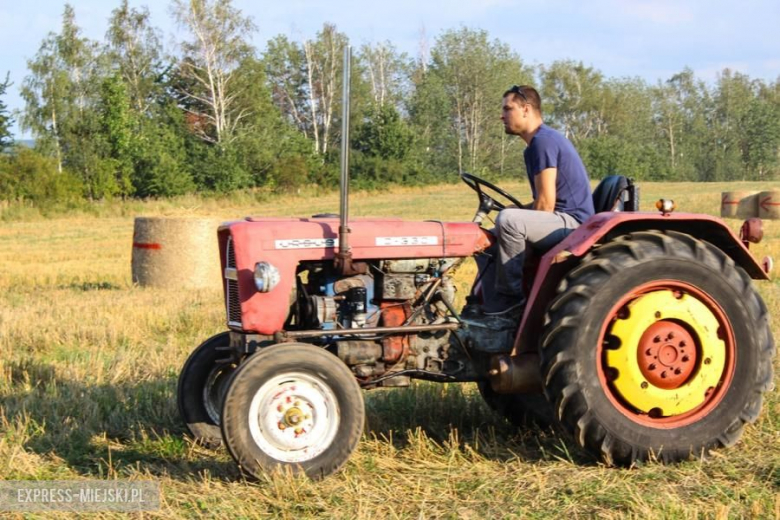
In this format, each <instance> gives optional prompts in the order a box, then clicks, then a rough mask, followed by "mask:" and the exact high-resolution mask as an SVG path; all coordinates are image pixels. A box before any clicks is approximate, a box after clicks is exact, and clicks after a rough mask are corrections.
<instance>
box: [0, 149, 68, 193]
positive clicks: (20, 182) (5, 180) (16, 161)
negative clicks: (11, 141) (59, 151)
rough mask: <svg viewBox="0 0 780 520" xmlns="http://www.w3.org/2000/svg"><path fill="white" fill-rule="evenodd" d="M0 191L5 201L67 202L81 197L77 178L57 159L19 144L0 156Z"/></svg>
mask: <svg viewBox="0 0 780 520" xmlns="http://www.w3.org/2000/svg"><path fill="white" fill-rule="evenodd" d="M0 193H2V198H3V199H5V200H29V201H32V202H34V203H37V204H44V203H51V202H55V201H71V200H76V199H78V198H80V197H81V196H82V193H83V186H82V183H81V180H80V179H79V178H78V177H77V176H75V175H73V174H72V173H70V172H69V171H67V170H65V171H64V172H59V171H58V170H57V161H56V159H55V158H53V157H45V156H43V155H41V154H40V153H37V152H35V151H34V150H30V149H28V148H25V147H22V146H19V147H17V148H16V149H15V150H14V151H13V152H12V153H10V154H1V155H0Z"/></svg>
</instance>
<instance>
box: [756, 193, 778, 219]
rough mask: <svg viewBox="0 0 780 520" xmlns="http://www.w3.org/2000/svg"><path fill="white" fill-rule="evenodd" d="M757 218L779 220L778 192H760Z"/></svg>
mask: <svg viewBox="0 0 780 520" xmlns="http://www.w3.org/2000/svg"><path fill="white" fill-rule="evenodd" d="M758 217H759V218H768V219H780V191H777V190H773V191H762V192H761V194H760V195H759V196H758Z"/></svg>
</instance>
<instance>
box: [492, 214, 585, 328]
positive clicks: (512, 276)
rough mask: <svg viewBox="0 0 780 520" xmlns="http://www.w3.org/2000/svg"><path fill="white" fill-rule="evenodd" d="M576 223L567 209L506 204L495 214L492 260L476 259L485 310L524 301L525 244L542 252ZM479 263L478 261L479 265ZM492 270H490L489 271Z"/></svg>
mask: <svg viewBox="0 0 780 520" xmlns="http://www.w3.org/2000/svg"><path fill="white" fill-rule="evenodd" d="M579 225H580V223H579V222H577V220H576V219H575V218H574V217H572V216H571V215H569V214H567V213H559V212H548V211H536V210H531V209H519V208H507V209H505V210H503V211H501V212H500V213H499V214H498V218H497V219H496V227H495V228H494V229H493V233H494V234H495V235H496V238H497V241H496V244H495V246H493V248H491V250H490V251H489V252H490V253H492V256H493V260H494V261H493V262H490V263H489V264H490V265H487V262H484V261H479V260H478V262H477V263H478V265H479V267H480V271H482V270H483V269H485V272H484V273H480V274H481V276H482V294H483V300H484V305H483V308H484V310H485V311H486V312H500V311H502V310H504V309H507V308H509V307H512V306H514V305H517V304H520V303H524V302H525V298H526V296H525V294H524V291H523V264H524V262H525V253H526V249H527V248H528V247H532V248H533V249H534V250H536V251H538V252H540V253H544V252H546V251H547V250H549V249H551V248H552V247H553V246H555V245H556V244H558V243H559V242H560V241H562V240H563V239H564V238H566V237H567V236H568V235H569V233H571V232H572V231H574V230H575V229H577V227H579ZM480 264H481V265H480ZM491 271H492V272H491Z"/></svg>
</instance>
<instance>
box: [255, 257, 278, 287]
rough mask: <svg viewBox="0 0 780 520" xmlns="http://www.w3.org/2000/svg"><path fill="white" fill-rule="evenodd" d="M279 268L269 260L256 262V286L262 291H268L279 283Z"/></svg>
mask: <svg viewBox="0 0 780 520" xmlns="http://www.w3.org/2000/svg"><path fill="white" fill-rule="evenodd" d="M279 278H280V277H279V270H278V269H277V268H276V267H274V266H273V265H271V264H269V263H268V262H257V263H256V264H255V287H257V290H258V291H260V292H262V293H267V292H269V291H270V290H271V289H273V288H274V287H276V285H277V284H278V283H279Z"/></svg>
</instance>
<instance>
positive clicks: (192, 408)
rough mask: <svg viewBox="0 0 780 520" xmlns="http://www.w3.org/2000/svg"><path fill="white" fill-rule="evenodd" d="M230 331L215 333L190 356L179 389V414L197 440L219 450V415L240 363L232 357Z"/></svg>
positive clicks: (220, 440)
mask: <svg viewBox="0 0 780 520" xmlns="http://www.w3.org/2000/svg"><path fill="white" fill-rule="evenodd" d="M229 345H230V336H229V333H228V332H222V333H220V334H217V335H216V336H212V337H211V338H209V339H207V340H206V341H204V342H203V343H201V344H200V346H198V348H196V349H195V350H194V351H193V352H192V354H190V356H189V357H188V358H187V361H186V362H185V363H184V367H183V368H182V370H181V374H180V375H179V383H178V385H177V388H176V394H177V395H176V397H177V403H178V406H179V415H181V418H182V419H183V420H184V423H185V424H186V425H187V430H188V431H189V432H190V434H191V435H192V437H193V439H195V441H196V442H198V443H200V444H202V445H203V446H206V447H207V448H211V449H215V448H218V447H219V446H220V445H221V444H222V434H221V433H220V430H219V417H220V414H221V412H222V401H223V399H224V397H225V392H226V391H227V387H228V382H229V380H230V377H231V376H232V375H233V372H234V371H235V369H236V365H235V364H233V363H231V362H229V361H228V362H221V360H223V359H224V358H227V357H228V353H227V351H226V349H227V347H228V346H229Z"/></svg>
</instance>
